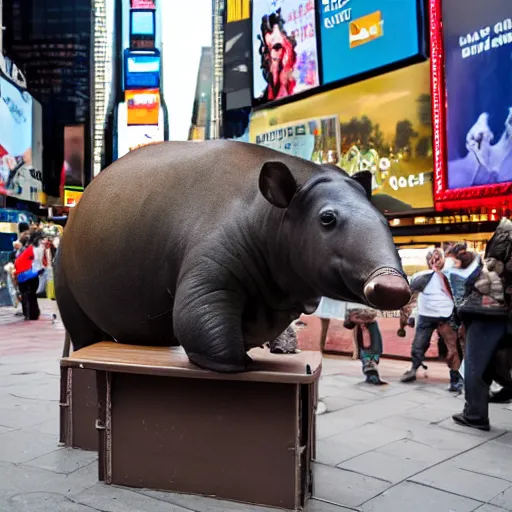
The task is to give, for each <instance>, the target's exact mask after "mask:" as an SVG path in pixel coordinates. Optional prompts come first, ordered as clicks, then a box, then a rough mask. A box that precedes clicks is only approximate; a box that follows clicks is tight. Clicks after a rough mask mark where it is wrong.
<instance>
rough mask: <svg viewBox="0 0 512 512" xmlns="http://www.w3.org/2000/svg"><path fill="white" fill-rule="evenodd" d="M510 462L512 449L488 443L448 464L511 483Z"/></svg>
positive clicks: (511, 464) (511, 463)
mask: <svg viewBox="0 0 512 512" xmlns="http://www.w3.org/2000/svg"><path fill="white" fill-rule="evenodd" d="M459 435H462V434H459ZM511 461H512V447H509V446H506V445H504V444H500V443H497V442H496V441H488V442H487V443H485V444H484V445H482V446H478V447H477V448H475V449H473V450H470V451H468V452H466V453H462V454H461V455H458V456H457V457H455V458H454V459H452V460H451V461H450V463H451V464H452V465H453V466H455V467H457V468H460V469H466V470H468V471H473V472H475V473H479V474H481V475H487V476H494V477H496V478H501V479H503V480H507V481H509V482H512V462H511Z"/></svg>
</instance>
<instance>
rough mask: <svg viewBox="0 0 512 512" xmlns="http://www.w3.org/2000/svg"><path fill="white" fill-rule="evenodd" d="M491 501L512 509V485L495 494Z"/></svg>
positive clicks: (498, 505)
mask: <svg viewBox="0 0 512 512" xmlns="http://www.w3.org/2000/svg"><path fill="white" fill-rule="evenodd" d="M491 503H492V504H493V505H496V506H497V507H503V508H504V509H507V510H512V486H510V487H509V488H508V489H506V490H504V491H503V492H501V493H500V494H498V495H497V496H495V497H494V498H493V499H492V500H491Z"/></svg>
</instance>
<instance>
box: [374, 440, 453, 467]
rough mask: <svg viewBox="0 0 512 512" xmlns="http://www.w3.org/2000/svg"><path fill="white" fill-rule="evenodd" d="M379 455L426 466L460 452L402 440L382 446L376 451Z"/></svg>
mask: <svg viewBox="0 0 512 512" xmlns="http://www.w3.org/2000/svg"><path fill="white" fill-rule="evenodd" d="M375 451H376V452H378V453H384V454H386V455H391V456H393V457H396V458H399V459H402V460H411V461H414V462H417V463H420V464H424V465H426V466H431V465H433V464H437V463H439V462H441V461H443V460H445V459H447V458H449V457H452V456H453V455H455V454H457V453H458V452H457V451H455V450H453V451H451V452H450V451H447V450H440V449H439V448H432V447H431V446H428V445H426V444H422V443H418V442H416V441H413V440H411V439H402V440H400V441H396V442H394V443H390V444H387V445H386V446H381V447H380V448H377V450H375Z"/></svg>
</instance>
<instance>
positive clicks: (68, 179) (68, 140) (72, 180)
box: [64, 124, 85, 187]
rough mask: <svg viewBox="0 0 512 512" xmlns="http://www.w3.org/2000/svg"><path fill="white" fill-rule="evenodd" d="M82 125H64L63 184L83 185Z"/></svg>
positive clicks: (83, 152)
mask: <svg viewBox="0 0 512 512" xmlns="http://www.w3.org/2000/svg"><path fill="white" fill-rule="evenodd" d="M84 144H85V131H84V125H83V124H79V125H76V126H65V127H64V186H65V187H69V186H71V187H83V185H84V154H85V146H84Z"/></svg>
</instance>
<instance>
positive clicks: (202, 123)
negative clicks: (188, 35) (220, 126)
mask: <svg viewBox="0 0 512 512" xmlns="http://www.w3.org/2000/svg"><path fill="white" fill-rule="evenodd" d="M212 78H213V76H212V49H211V48H209V47H203V48H202V49H201V59H200V60H199V69H198V71H197V83H196V94H195V98H194V105H193V108H192V124H191V126H190V131H189V136H188V139H189V140H206V139H209V138H211V137H210V119H211V100H212Z"/></svg>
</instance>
